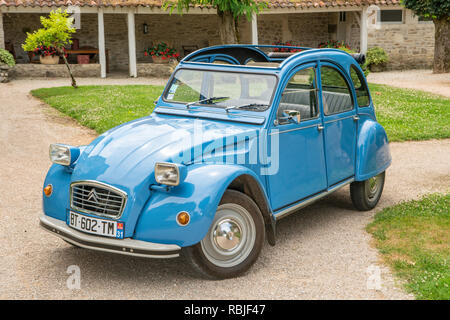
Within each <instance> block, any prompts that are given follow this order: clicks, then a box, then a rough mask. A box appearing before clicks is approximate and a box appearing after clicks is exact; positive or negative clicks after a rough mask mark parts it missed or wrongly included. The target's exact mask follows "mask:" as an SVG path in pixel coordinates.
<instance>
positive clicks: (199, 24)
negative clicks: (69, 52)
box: [0, 10, 434, 71]
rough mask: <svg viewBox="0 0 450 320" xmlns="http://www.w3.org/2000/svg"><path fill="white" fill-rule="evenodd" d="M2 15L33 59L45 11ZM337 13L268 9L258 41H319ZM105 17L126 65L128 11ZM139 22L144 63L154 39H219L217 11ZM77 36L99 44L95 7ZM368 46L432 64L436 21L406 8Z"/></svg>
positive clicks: (355, 39) (8, 31)
mask: <svg viewBox="0 0 450 320" xmlns="http://www.w3.org/2000/svg"><path fill="white" fill-rule="evenodd" d="M357 15H359V12H348V13H347V22H346V27H345V28H346V34H345V37H346V42H347V43H348V44H349V45H350V46H351V47H352V48H353V49H354V50H356V51H359V45H360V44H359V41H360V40H359V39H360V28H359V23H358V19H357V17H356V16H357ZM2 17H3V26H4V27H3V29H4V38H5V39H4V40H5V41H12V42H13V44H14V49H15V52H16V57H17V62H18V63H28V56H27V55H26V53H24V52H23V50H22V47H21V45H22V43H23V42H24V41H25V37H26V32H32V31H34V30H36V29H37V28H39V27H40V21H39V17H40V14H37V13H36V14H31V13H3V15H0V19H2ZM337 17H338V14H337V13H336V12H330V13H292V14H263V15H260V16H259V17H258V36H259V43H260V44H272V43H273V42H275V41H284V42H285V41H291V42H293V43H294V44H296V45H301V46H307V47H317V46H318V45H319V44H320V43H321V42H325V41H327V40H330V39H333V38H334V37H335V36H336V35H335V34H333V33H332V30H333V24H335V23H336V22H337ZM104 21H105V45H106V49H108V50H109V63H110V71H116V70H122V71H126V70H128V64H129V63H128V31H127V15H126V14H109V13H108V14H104ZM0 22H1V20H0ZM135 23H136V25H135V33H136V57H137V61H138V62H139V63H146V62H150V57H146V56H145V55H144V50H145V49H146V48H148V47H150V46H152V44H153V43H155V42H159V41H165V42H167V43H168V44H169V45H171V46H173V47H175V48H176V49H177V50H178V52H179V53H180V54H181V55H182V56H183V46H197V47H198V48H201V47H205V46H209V45H214V44H218V43H219V42H220V40H219V33H218V18H217V16H216V15H214V14H184V15H182V16H180V15H178V14H176V13H174V14H172V15H168V14H136V15H135ZM144 23H145V24H147V25H148V33H147V34H144V32H143V25H144ZM1 25H2V24H1V23H0V46H1V45H2V43H3V41H1V40H2V38H1V37H2V32H1ZM238 26H239V35H240V42H241V43H251V23H250V22H249V21H247V19H246V18H242V19H240V21H239V23H238ZM329 27H330V28H329ZM330 32H331V33H330ZM74 38H77V39H79V40H80V47H84V46H89V47H94V48H98V16H97V14H96V13H92V14H84V13H83V14H82V15H81V29H79V30H77V33H76V34H75V35H74ZM368 46H369V48H370V47H373V46H381V47H383V48H384V49H385V50H386V51H387V53H388V54H389V56H390V57H391V62H390V64H389V68H391V69H398V68H406V67H407V68H418V67H429V66H431V64H432V61H433V52H434V25H433V23H431V22H418V21H417V17H414V16H413V14H412V12H411V11H409V10H407V11H406V14H405V21H404V22H403V23H401V24H382V25H381V29H380V30H376V29H375V28H373V27H370V28H369V38H368ZM72 62H74V61H73V60H72ZM93 62H97V60H94V61H93Z"/></svg>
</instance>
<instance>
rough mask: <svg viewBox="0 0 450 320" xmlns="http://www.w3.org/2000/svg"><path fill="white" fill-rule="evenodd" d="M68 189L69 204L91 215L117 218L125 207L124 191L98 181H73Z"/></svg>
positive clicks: (125, 197) (125, 196)
mask: <svg viewBox="0 0 450 320" xmlns="http://www.w3.org/2000/svg"><path fill="white" fill-rule="evenodd" d="M70 188H71V190H70V198H71V200H70V206H71V207H72V209H74V210H78V211H80V212H84V213H90V214H93V215H99V216H106V217H110V218H119V217H120V216H121V215H122V212H123V209H124V208H125V204H126V200H127V195H126V193H125V192H123V191H121V190H119V189H117V188H114V187H112V186H108V185H105V184H102V183H99V182H90V181H89V182H75V183H72V185H71V187H70Z"/></svg>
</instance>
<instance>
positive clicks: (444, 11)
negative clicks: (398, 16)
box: [401, 0, 450, 20]
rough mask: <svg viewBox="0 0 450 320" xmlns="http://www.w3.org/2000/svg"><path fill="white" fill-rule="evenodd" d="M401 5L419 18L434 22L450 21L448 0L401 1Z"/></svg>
mask: <svg viewBox="0 0 450 320" xmlns="http://www.w3.org/2000/svg"><path fill="white" fill-rule="evenodd" d="M401 3H402V4H403V5H404V6H405V8H407V9H411V10H412V11H414V13H415V14H416V15H419V16H424V17H426V18H432V19H436V20H440V19H443V18H447V19H448V20H449V19H450V1H448V0H401Z"/></svg>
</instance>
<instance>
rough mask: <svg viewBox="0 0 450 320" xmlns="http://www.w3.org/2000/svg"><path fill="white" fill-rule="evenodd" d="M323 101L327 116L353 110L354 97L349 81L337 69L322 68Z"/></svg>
mask: <svg viewBox="0 0 450 320" xmlns="http://www.w3.org/2000/svg"><path fill="white" fill-rule="evenodd" d="M320 80H321V81H322V100H323V110H324V113H325V115H330V114H335V113H341V112H345V111H349V110H352V109H353V101H352V95H351V93H350V88H349V87H348V84H347V81H345V78H344V77H343V76H342V74H341V73H340V72H339V71H338V70H337V69H335V68H332V67H327V66H322V67H321V68H320Z"/></svg>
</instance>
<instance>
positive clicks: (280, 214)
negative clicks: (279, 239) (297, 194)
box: [274, 177, 355, 220]
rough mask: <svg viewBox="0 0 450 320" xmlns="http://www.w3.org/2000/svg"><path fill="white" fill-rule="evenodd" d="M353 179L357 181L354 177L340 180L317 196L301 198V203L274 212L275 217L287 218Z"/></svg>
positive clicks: (277, 218)
mask: <svg viewBox="0 0 450 320" xmlns="http://www.w3.org/2000/svg"><path fill="white" fill-rule="evenodd" d="M353 181H355V178H354V177H352V178H350V179H347V180H345V181H343V182H340V183H338V184H335V185H334V186H332V187H330V188H328V189H327V190H326V191H324V192H321V193H319V194H317V195H315V196H312V197H310V198H306V199H304V200H301V201H300V202H299V203H297V204H294V205H292V206H290V207H289V208H286V209H283V210H281V211H279V212H276V213H274V216H275V219H276V220H279V219H281V218H285V217H287V216H288V215H290V214H291V213H294V212H295V211H297V210H298V209H301V208H304V207H306V206H307V205H310V204H311V203H313V202H315V201H317V200H319V199H321V198H323V197H325V196H327V195H329V194H330V193H333V192H334V191H336V190H338V189H340V188H342V187H345V186H346V185H348V184H350V183H352V182H353Z"/></svg>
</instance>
